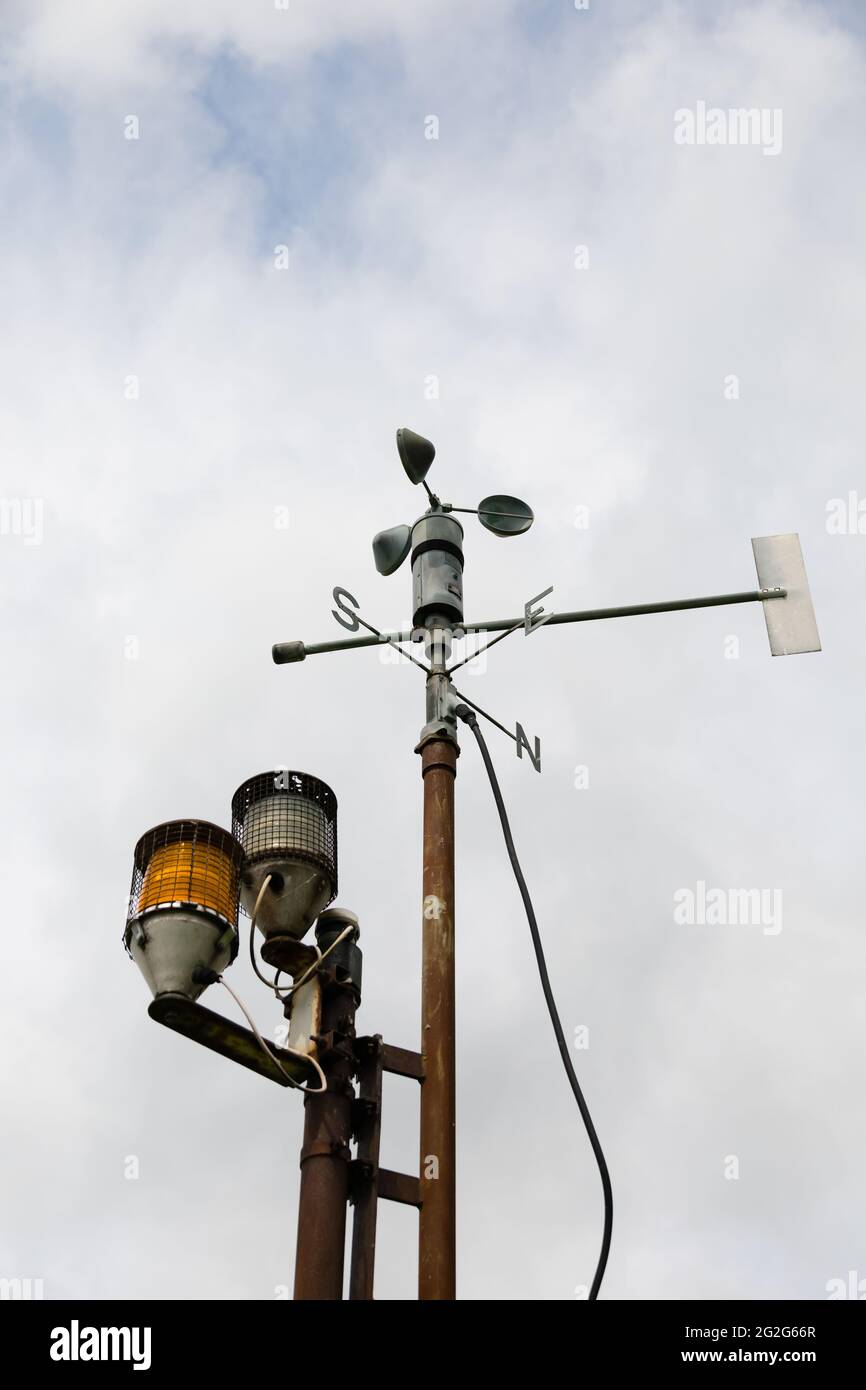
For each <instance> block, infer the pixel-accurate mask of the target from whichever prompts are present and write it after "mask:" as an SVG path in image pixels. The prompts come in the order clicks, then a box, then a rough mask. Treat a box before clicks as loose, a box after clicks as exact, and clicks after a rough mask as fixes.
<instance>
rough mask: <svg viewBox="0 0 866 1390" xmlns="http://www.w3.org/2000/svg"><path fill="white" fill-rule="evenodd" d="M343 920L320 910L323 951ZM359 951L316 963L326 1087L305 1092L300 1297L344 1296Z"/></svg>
mask: <svg viewBox="0 0 866 1390" xmlns="http://www.w3.org/2000/svg"><path fill="white" fill-rule="evenodd" d="M323 919H324V920H323ZM348 920H351V914H347V915H346V914H342V913H341V911H340V910H339V909H332V911H331V912H326V913H323V914H322V916H321V917H320V918H319V924H318V926H317V928H316V939H317V941H318V944H319V947H320V949H321V950H322V951H323V952H324V951H325V950H326V949H327V947H328V946H329V945H330V944H331V943H332V942H333V941H334V939H335V937H336V936H338V935H339V933H340V931H342V929H343V927H344V926H345V925H346V924H347V921H348ZM352 953H354V957H353V956H352ZM360 954H361V953H360V951H359V950H358V948H357V946H355V945H354V944H353V943H352V942H351V941H346V942H343V943H341V945H340V946H338V947H337V949H336V951H334V952H333V953H332V954H331V955H330V956H329V957H328V960H327V961H326V962H324V964H323V966H322V972H321V973H322V1032H321V1034H320V1035H319V1063H320V1065H321V1067H322V1070H323V1071H324V1073H325V1076H326V1077H327V1080H328V1089H327V1091H326V1092H325V1094H324V1095H321V1096H317V1095H308V1096H305V1097H304V1143H303V1148H302V1150H301V1191H300V1198H299V1205H298V1245H297V1253H296V1256H295V1294H294V1296H295V1298H296V1299H300V1300H310V1299H315V1300H319V1301H322V1300H332V1299H341V1298H342V1297H343V1260H344V1252H345V1246H346V1204H347V1202H348V1198H349V1160H350V1158H351V1153H350V1149H349V1143H350V1140H351V1137H352V1101H353V1099H354V1094H355V1093H354V1089H353V1087H352V1075H353V1072H354V1067H355V1060H354V1054H353V1051H352V1043H353V1039H354V1036H355V1009H356V1008H357V1006H358V1003H359V1002H360V988H359V985H360ZM356 961H357V965H356V964H355V962H356ZM347 967H348V968H347ZM353 976H354V977H355V978H352V977H353Z"/></svg>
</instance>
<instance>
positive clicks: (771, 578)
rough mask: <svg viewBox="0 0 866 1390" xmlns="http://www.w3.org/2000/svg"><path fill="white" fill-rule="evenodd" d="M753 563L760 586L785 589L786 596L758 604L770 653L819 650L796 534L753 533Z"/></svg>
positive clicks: (784, 653) (819, 645)
mask: <svg viewBox="0 0 866 1390" xmlns="http://www.w3.org/2000/svg"><path fill="white" fill-rule="evenodd" d="M752 550H753V552H754V555H755V567H756V569H757V571H758V587H759V588H760V589H787V591H788V596H787V598H775V599H768V600H767V601H766V602H765V603H762V604H761V607H762V608H763V610H764V617H765V618H766V620H767V636H768V637H769V639H770V651H771V652H772V653H773V656H793V654H794V653H795V652H819V651H820V650H821V639H820V637H819V636H818V624H817V623H816V621H815V610H814V608H813V607H812V597H811V595H810V593H809V581H808V580H807V578H806V566H805V565H804V564H803V552H802V550H801V549H800V537H799V536H798V535H796V533H795V534H794V535H791V536H755V537H753V538H752Z"/></svg>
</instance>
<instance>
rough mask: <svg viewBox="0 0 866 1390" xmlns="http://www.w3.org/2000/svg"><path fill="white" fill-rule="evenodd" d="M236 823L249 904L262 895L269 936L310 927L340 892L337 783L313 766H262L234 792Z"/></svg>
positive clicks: (260, 917)
mask: <svg viewBox="0 0 866 1390" xmlns="http://www.w3.org/2000/svg"><path fill="white" fill-rule="evenodd" d="M232 830H233V832H234V835H235V837H236V839H237V840H238V841H239V843H240V844H241V845H242V846H243V853H244V863H243V870H242V875H241V905H242V907H243V908H244V910H245V911H246V912H248V913H249V914H250V915H251V916H252V915H253V912H254V911H255V904H256V903H258V905H259V906H258V911H257V912H256V922H257V925H258V926H259V927H260V928H261V930H262V932H263V933H264V935H265V936H270V935H272V934H276V933H286V932H287V933H288V934H289V935H291V936H301V935H303V933H304V932H305V931H306V930H307V928H308V927H309V926H310V925H311V923H312V921H313V920H314V919H315V917H317V916H318V914H319V913H320V912H321V911H322V909H323V908H325V907H326V906H327V905H328V903H329V902H331V901H332V900H333V899H334V897H335V895H336V892H337V798H336V796H335V795H334V793H333V792H332V791H331V788H330V787H329V786H327V785H326V784H325V783H324V782H321V781H319V779H318V777H311V776H310V775H309V773H306V772H292V771H289V770H288V769H277V770H276V771H273V772H261V773H259V774H257V776H255V777H250V778H248V779H247V781H246V782H243V783H242V784H241V785H240V786H239V787H238V789H237V791H236V792H235V794H234V796H233V797H232ZM266 880H267V884H266ZM268 890H269V891H268Z"/></svg>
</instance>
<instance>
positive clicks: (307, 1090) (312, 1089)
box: [217, 975, 328, 1096]
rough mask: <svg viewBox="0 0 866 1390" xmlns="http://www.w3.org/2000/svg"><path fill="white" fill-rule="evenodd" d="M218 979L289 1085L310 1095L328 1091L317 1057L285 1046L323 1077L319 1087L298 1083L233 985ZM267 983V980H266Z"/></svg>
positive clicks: (291, 1055)
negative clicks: (290, 1074)
mask: <svg viewBox="0 0 866 1390" xmlns="http://www.w3.org/2000/svg"><path fill="white" fill-rule="evenodd" d="M217 980H218V981H219V983H220V984H221V985H222V987H223V989H227V990H228V992H229V994H230V995H231V997H232V999H233V1000H234V1001H235V1003H236V1004H237V1006H238V1008H239V1009H240V1011H241V1013H242V1014H243V1016H244V1018H245V1019H246V1021H247V1023H248V1024H249V1025H250V1028H251V1029H252V1031H253V1033H254V1035H255V1038H256V1041H257V1042H258V1044H259V1047H260V1048H261V1049H262V1052H263V1053H264V1054H265V1056H266V1057H267V1058H268V1060H269V1061H271V1062H273V1064H274V1066H275V1067H276V1068H277V1070H278V1071H280V1072H282V1074H283V1076H284V1077H285V1078H286V1080H287V1081H288V1083H289V1085H290V1086H293V1087H294V1089H295V1090H296V1091H304V1092H305V1093H306V1094H307V1095H310V1096H320V1095H322V1094H323V1093H324V1092H325V1091H327V1089H328V1078H327V1077H326V1076H325V1073H324V1072H323V1071H322V1068H321V1067H320V1066H319V1064H318V1062H317V1061H316V1059H315V1057H312V1056H310V1054H309V1053H307V1052H298V1051H297V1050H296V1049H295V1048H294V1047H284V1048H283V1051H284V1052H288V1054H289V1056H290V1057H297V1058H298V1060H299V1061H301V1062H308V1063H309V1064H310V1066H311V1067H314V1068H315V1070H316V1072H317V1073H318V1075H319V1078H320V1079H321V1082H322V1084H321V1086H317V1087H311V1086H299V1085H298V1083H297V1081H296V1080H295V1078H294V1077H293V1076H289V1073H288V1072H287V1071H286V1069H285V1067H283V1066H282V1065H281V1064H280V1061H279V1059H278V1058H277V1057H275V1056H274V1054H273V1052H272V1051H271V1049H270V1048H269V1047H268V1045H267V1043H266V1042H265V1040H264V1038H263V1037H262V1035H261V1033H260V1032H259V1030H258V1028H257V1027H256V1025H255V1023H254V1021H253V1019H252V1017H251V1015H250V1014H249V1013H248V1012H247V1009H246V1007H245V1006H244V1004H243V1003H242V1001H241V1000H240V999H239V998H238V996H237V995H236V994H235V992H234V990H233V989H232V987H231V985H229V984H226V982H225V980H224V979H223V977H222V975H217ZM266 983H267V982H266Z"/></svg>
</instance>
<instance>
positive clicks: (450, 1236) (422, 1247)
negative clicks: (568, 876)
mask: <svg viewBox="0 0 866 1390" xmlns="http://www.w3.org/2000/svg"><path fill="white" fill-rule="evenodd" d="M420 752H421V771H422V776H423V779H424V870H423V900H424V901H423V916H422V958H421V1054H422V1057H423V1059H424V1080H423V1082H422V1083H421V1155H420V1157H421V1166H420V1180H421V1217H420V1231H419V1248H418V1297H419V1298H420V1299H453V1298H456V1296H457V1295H456V1260H457V1250H456V1210H455V1203H456V1171H455V1169H456V1144H455V1104H456V1081H455V1029H454V1014H455V1007H454V780H455V777H456V773H457V755H458V752H459V749H458V747H457V743H456V739H454V738H451V737H436V736H435V735H433V736H431V737H430V738H429V740H428V741H426V742H422V744H421V745H420Z"/></svg>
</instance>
